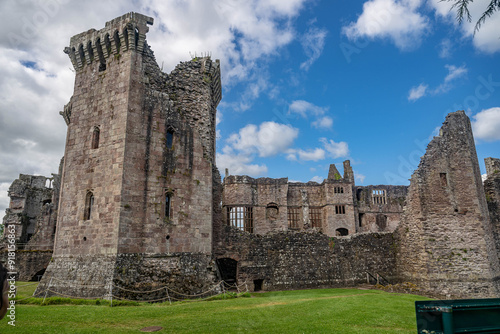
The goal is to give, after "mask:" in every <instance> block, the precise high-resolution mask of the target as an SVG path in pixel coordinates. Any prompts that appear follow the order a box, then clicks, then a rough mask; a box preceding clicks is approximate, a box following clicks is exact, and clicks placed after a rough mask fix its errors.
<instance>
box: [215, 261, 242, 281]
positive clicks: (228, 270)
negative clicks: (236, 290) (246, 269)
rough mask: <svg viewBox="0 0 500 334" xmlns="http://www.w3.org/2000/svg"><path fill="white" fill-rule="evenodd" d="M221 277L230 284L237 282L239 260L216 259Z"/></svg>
mask: <svg viewBox="0 0 500 334" xmlns="http://www.w3.org/2000/svg"><path fill="white" fill-rule="evenodd" d="M215 263H216V264H217V268H218V269H219V273H220V275H221V279H222V280H223V281H224V282H225V283H226V284H228V285H234V284H236V273H237V271H238V261H236V260H233V259H230V258H222V259H217V260H215Z"/></svg>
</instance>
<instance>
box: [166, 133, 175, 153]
mask: <svg viewBox="0 0 500 334" xmlns="http://www.w3.org/2000/svg"><path fill="white" fill-rule="evenodd" d="M173 145H174V131H172V130H167V148H168V149H171V148H172V146H173Z"/></svg>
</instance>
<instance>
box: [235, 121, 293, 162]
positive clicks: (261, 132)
mask: <svg viewBox="0 0 500 334" xmlns="http://www.w3.org/2000/svg"><path fill="white" fill-rule="evenodd" d="M298 134H299V130H298V129H297V128H294V127H292V126H290V125H286V124H280V123H276V122H264V123H262V124H261V125H260V126H256V125H254V124H248V125H247V126H245V127H244V128H242V129H240V131H239V132H238V133H234V134H232V135H231V136H230V137H229V139H228V140H227V142H228V143H229V144H230V145H231V146H232V147H233V148H235V149H237V150H239V151H242V152H246V153H248V154H252V153H258V155H259V156H260V157H270V156H273V155H276V154H279V153H284V152H285V151H286V150H287V149H288V148H289V147H290V146H291V145H292V144H293V141H294V140H295V138H297V136H298Z"/></svg>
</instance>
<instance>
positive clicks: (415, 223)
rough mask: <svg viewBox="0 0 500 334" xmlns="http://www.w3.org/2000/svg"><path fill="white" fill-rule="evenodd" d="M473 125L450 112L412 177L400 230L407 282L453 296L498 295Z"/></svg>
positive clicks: (499, 268)
mask: <svg viewBox="0 0 500 334" xmlns="http://www.w3.org/2000/svg"><path fill="white" fill-rule="evenodd" d="M483 194H484V190H483V187H482V183H481V175H480V171H479V165H478V162H477V155H476V150H475V146H474V139H473V137H472V130H471V126H470V121H469V119H468V117H467V116H466V115H465V113H464V112H463V111H457V112H455V113H451V114H449V115H448V116H447V117H446V120H445V122H444V124H443V126H442V128H441V131H440V136H438V137H435V138H434V139H433V140H432V141H431V142H430V143H429V145H428V147H427V151H426V153H425V155H424V156H423V157H422V160H421V161H420V164H419V167H418V169H417V170H416V171H415V173H414V174H413V175H412V179H411V184H410V187H409V190H408V197H407V199H406V202H407V204H406V207H405V209H404V214H403V218H402V222H401V224H400V226H399V227H398V229H397V237H398V245H399V253H398V257H397V260H398V270H399V275H400V278H401V279H402V280H404V281H410V282H414V283H416V284H417V285H419V286H420V287H421V288H422V289H424V290H427V291H430V292H434V293H440V294H444V295H448V296H453V297H460V296H463V297H468V298H471V297H488V296H490V297H492V296H498V293H499V292H498V281H499V275H500V266H499V263H498V258H497V256H496V254H495V253H496V252H495V246H494V243H493V238H492V229H491V225H490V223H489V218H488V211H487V207H486V200H485V196H484V195H483Z"/></svg>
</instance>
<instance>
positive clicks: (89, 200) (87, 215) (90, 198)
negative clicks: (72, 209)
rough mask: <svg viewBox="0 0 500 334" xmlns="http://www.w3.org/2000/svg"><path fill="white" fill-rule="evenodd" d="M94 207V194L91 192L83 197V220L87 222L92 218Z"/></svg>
mask: <svg viewBox="0 0 500 334" xmlns="http://www.w3.org/2000/svg"><path fill="white" fill-rule="evenodd" d="M93 206H94V194H92V192H90V191H89V192H88V193H87V196H86V197H85V212H84V214H83V219H84V220H89V219H91V218H92V209H93Z"/></svg>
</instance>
